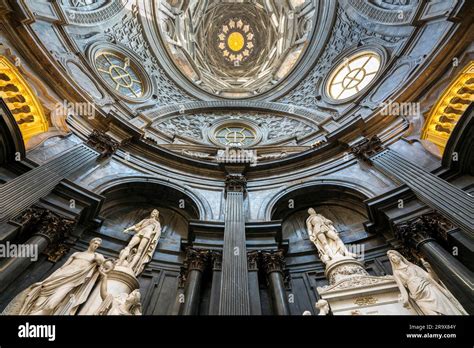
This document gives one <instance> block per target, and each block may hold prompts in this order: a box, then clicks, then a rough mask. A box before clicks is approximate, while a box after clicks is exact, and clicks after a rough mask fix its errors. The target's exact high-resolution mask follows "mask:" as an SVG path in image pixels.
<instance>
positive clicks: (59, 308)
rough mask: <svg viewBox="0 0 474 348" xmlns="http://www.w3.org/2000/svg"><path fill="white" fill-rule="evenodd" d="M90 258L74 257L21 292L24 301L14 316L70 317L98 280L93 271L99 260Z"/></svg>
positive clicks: (95, 269)
mask: <svg viewBox="0 0 474 348" xmlns="http://www.w3.org/2000/svg"><path fill="white" fill-rule="evenodd" d="M91 256H92V255H86V252H78V253H74V254H73V255H72V256H71V258H70V259H69V260H68V261H67V262H66V263H65V264H64V265H63V266H62V267H61V268H59V269H58V270H56V271H55V272H54V273H53V274H51V275H50V276H49V277H48V278H47V279H46V280H44V281H42V282H39V283H35V284H33V285H32V286H30V287H29V288H28V289H26V290H25V291H24V292H22V294H23V296H24V295H25V294H26V297H24V302H23V305H22V307H21V309H20V312H19V313H18V314H20V315H34V314H42V315H73V314H74V313H75V311H76V310H77V307H78V306H80V305H81V304H82V303H84V302H85V301H86V300H87V297H88V296H89V294H90V292H91V291H92V288H93V286H94V284H95V282H96V280H97V277H98V276H99V273H98V272H97V267H98V266H99V265H100V264H101V263H102V262H103V256H102V255H100V254H98V253H94V254H93V258H91ZM20 295H21V294H20Z"/></svg>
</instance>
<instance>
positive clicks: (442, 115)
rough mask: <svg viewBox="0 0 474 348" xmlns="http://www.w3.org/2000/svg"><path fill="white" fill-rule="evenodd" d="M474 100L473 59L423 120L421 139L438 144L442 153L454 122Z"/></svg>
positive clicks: (455, 122) (454, 124) (454, 125)
mask: <svg viewBox="0 0 474 348" xmlns="http://www.w3.org/2000/svg"><path fill="white" fill-rule="evenodd" d="M473 101H474V61H471V62H470V63H469V64H468V65H467V67H466V68H464V69H463V71H462V72H461V73H460V74H459V75H458V76H457V77H456V78H455V79H454V80H453V82H451V84H450V85H449V86H448V88H446V90H445V91H444V93H443V94H442V95H441V97H440V98H439V99H438V101H437V102H436V104H435V105H434V106H433V109H432V110H431V113H430V115H429V116H428V117H427V119H426V121H425V125H424V126H423V131H422V133H421V139H426V140H429V141H431V142H432V143H434V144H435V145H436V146H438V148H439V150H440V154H441V155H443V153H444V150H445V148H446V145H447V143H448V140H449V138H450V136H451V134H452V133H453V130H454V128H455V127H456V124H457V123H458V121H459V119H460V118H461V116H462V115H463V113H464V112H465V111H466V109H467V108H468V106H469V105H470V104H471V103H472V102H473Z"/></svg>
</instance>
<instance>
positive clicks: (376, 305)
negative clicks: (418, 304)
mask: <svg viewBox="0 0 474 348" xmlns="http://www.w3.org/2000/svg"><path fill="white" fill-rule="evenodd" d="M318 293H319V295H320V296H321V298H322V299H324V300H326V301H328V303H329V306H330V307H331V311H332V313H333V314H334V315H417V314H419V313H418V312H417V310H416V309H415V308H414V307H412V306H410V308H405V307H403V304H402V303H401V302H399V297H400V290H399V289H398V286H397V283H396V282H395V279H393V276H384V277H375V276H370V275H368V274H367V272H366V275H359V274H356V275H352V276H351V277H345V278H343V279H340V280H339V281H337V282H336V283H334V284H330V285H328V286H325V287H319V288H318Z"/></svg>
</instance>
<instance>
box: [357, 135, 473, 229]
mask: <svg viewBox="0 0 474 348" xmlns="http://www.w3.org/2000/svg"><path fill="white" fill-rule="evenodd" d="M351 151H352V152H353V153H354V154H355V155H356V156H358V157H359V158H362V159H363V160H365V161H367V162H369V163H371V164H372V165H373V166H374V167H375V168H377V169H379V170H380V171H382V172H383V173H385V174H386V175H388V176H389V177H391V178H393V179H395V180H396V181H398V182H400V183H402V184H405V185H407V186H408V187H410V188H411V190H412V191H413V192H414V193H415V194H416V196H417V197H418V198H419V199H420V200H421V201H423V202H424V203H425V204H427V205H428V206H430V207H432V208H433V209H435V210H437V211H439V212H441V213H442V214H443V215H444V216H446V217H448V218H449V219H450V220H451V221H452V222H454V223H455V224H456V225H457V226H459V227H460V228H461V229H462V230H463V231H465V232H467V233H468V234H469V235H470V236H473V237H474V197H473V196H471V195H469V194H468V193H467V192H465V191H463V190H461V189H460V188H458V187H456V186H454V185H452V184H450V183H449V182H447V181H445V180H443V179H441V178H440V177H438V176H436V175H433V174H431V173H429V172H427V171H426V170H424V169H423V168H421V167H419V166H418V165H416V164H415V163H413V162H410V161H407V160H406V159H405V158H403V157H402V156H401V155H399V154H398V153H397V152H395V151H393V150H391V149H384V148H383V147H382V144H381V141H380V139H379V138H378V137H376V136H374V137H372V138H371V139H370V140H369V139H365V140H364V141H363V142H362V143H360V144H357V145H355V146H353V147H352V148H351Z"/></svg>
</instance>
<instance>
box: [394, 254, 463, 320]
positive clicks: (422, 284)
mask: <svg viewBox="0 0 474 348" xmlns="http://www.w3.org/2000/svg"><path fill="white" fill-rule="evenodd" d="M387 255H388V258H389V260H390V263H391V265H392V270H393V277H394V278H395V280H396V282H397V285H398V287H399V288H400V292H401V297H402V301H403V305H404V307H408V306H409V299H410V298H411V299H412V300H413V301H414V302H415V303H416V305H417V306H418V307H419V308H420V310H421V311H422V312H423V314H425V315H463V314H467V313H466V311H465V310H464V309H463V308H462V306H461V304H460V303H459V302H458V301H457V300H456V299H455V298H454V296H453V295H452V294H451V293H450V292H449V290H448V289H446V288H445V287H444V286H443V285H442V284H441V283H440V281H439V279H438V277H437V276H436V274H435V273H434V272H433V271H432V269H431V266H430V264H429V263H428V262H426V261H424V260H422V262H423V266H424V267H425V268H426V269H427V270H428V272H427V271H425V270H423V269H422V268H421V267H419V266H417V265H415V264H413V263H411V262H409V261H408V260H407V259H405V258H404V257H403V256H402V255H401V254H400V253H399V252H397V251H395V250H390V251H388V252H387Z"/></svg>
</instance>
